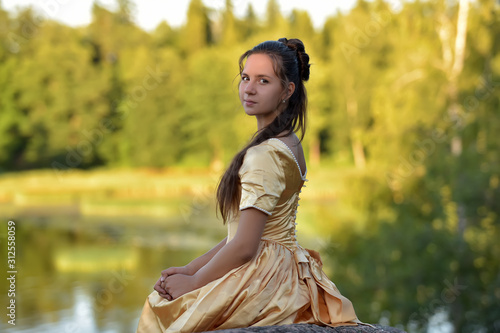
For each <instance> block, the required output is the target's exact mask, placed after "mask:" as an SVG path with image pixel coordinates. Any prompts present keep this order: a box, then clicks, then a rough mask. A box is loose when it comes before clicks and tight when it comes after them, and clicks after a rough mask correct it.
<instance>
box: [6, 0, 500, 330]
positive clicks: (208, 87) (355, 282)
mask: <svg viewBox="0 0 500 333" xmlns="http://www.w3.org/2000/svg"><path fill="white" fill-rule="evenodd" d="M7 2H8V3H9V6H8V8H7V6H6V4H7ZM27 3H28V2H27V1H18V2H16V1H2V2H0V41H1V47H0V96H1V97H0V218H1V219H2V227H1V230H0V242H1V244H2V245H1V248H0V253H1V254H2V261H3V262H4V263H5V264H4V263H2V267H6V261H7V259H6V258H7V244H6V241H7V222H8V221H9V220H13V221H14V222H15V223H16V268H17V272H18V273H17V280H16V304H17V310H16V326H15V327H14V326H12V325H9V324H8V323H7V320H8V319H9V318H8V317H7V316H6V315H4V314H2V316H1V321H0V325H1V328H2V331H4V329H7V330H9V331H15V332H135V328H136V325H137V322H138V318H139V315H140V312H141V309H142V305H143V303H144V301H145V299H146V296H147V295H148V294H149V293H150V292H151V291H152V286H153V284H154V283H155V282H156V280H157V278H158V277H159V274H160V271H161V270H162V269H165V268H167V267H169V266H173V265H184V264H186V263H187V262H189V261H190V260H191V259H193V258H194V257H196V256H198V255H200V254H202V253H204V252H205V251H206V250H208V249H210V248H211V247H212V246H213V245H215V244H216V243H217V242H218V241H219V240H220V239H222V238H223V237H225V232H226V231H225V227H224V226H223V225H222V222H221V221H220V219H218V218H217V216H216V213H215V205H214V189H215V187H216V185H217V182H218V180H219V177H220V175H221V173H222V172H223V170H224V168H225V167H226V166H227V165H228V162H229V161H230V159H231V157H232V156H233V155H234V154H235V153H236V152H237V151H238V149H239V148H241V147H242V146H243V145H244V144H245V143H246V142H247V140H248V139H249V137H250V136H251V135H252V134H253V132H254V131H255V130H256V124H255V120H254V119H253V118H249V117H247V116H246V115H245V114H244V112H243V110H242V108H241V107H240V105H239V101H238V95H237V84H238V66H237V61H238V58H239V56H240V55H241V54H242V53H243V52H244V51H246V50H247V49H249V48H251V47H253V46H254V45H256V44H258V43H259V42H261V41H264V40H268V39H273V40H276V39H278V38H280V37H284V36H286V37H289V38H291V37H297V38H300V39H302V40H303V41H304V43H305V46H306V51H307V52H308V53H309V55H310V57H311V63H312V66H311V79H310V81H309V82H308V83H307V89H308V93H309V108H308V111H309V118H308V128H307V133H306V136H305V139H304V142H303V145H304V148H305V151H306V155H307V163H308V178H309V179H310V181H309V182H308V184H307V188H306V189H304V191H303V193H302V199H303V200H302V201H301V207H300V210H299V214H298V220H297V221H298V223H299V225H298V229H299V241H300V242H301V244H302V245H303V246H304V247H309V248H315V249H317V250H319V251H320V252H321V254H322V256H323V259H324V260H323V261H324V269H325V271H326V272H327V274H328V275H329V276H330V277H331V279H332V280H333V281H334V282H335V283H336V284H337V286H338V287H339V289H340V290H341V292H342V293H343V294H344V295H346V296H347V297H349V298H350V299H351V300H352V301H353V303H354V305H355V309H356V311H357V313H358V316H359V318H360V319H361V320H363V321H365V322H370V323H381V324H386V325H391V326H397V327H401V328H404V329H406V330H407V331H408V332H433V333H434V332H450V333H451V332H481V333H483V332H500V305H499V304H500V267H499V266H500V261H499V258H500V245H499V242H498V239H500V237H499V236H500V226H499V222H500V221H499V214H500V189H499V186H500V139H499V137H498V135H499V133H500V117H499V115H500V104H499V103H500V52H499V50H500V4H499V2H498V1H493V0H491V1H487V0H476V1H468V0H461V1H453V0H447V1H445V0H439V1H419V0H417V1H403V2H385V1H382V0H374V1H362V0H359V1H345V2H341V3H338V4H337V5H335V6H332V5H331V3H327V2H320V1H313V0H311V1H308V2H307V3H310V9H311V10H306V9H304V7H299V5H296V6H295V7H294V6H293V5H291V4H290V3H293V2H285V1H277V0H268V1H267V0H266V1H257V0H256V1H243V0H239V1H238V0H232V1H231V0H225V1H222V0H219V1H215V0H214V1H208V0H207V1H201V0H191V1H177V2H176V3H178V4H177V5H175V4H171V3H168V2H155V7H154V9H155V10H154V11H153V12H154V13H156V14H158V13H162V12H169V13H170V12H172V13H174V14H175V13H177V11H176V10H179V13H177V14H175V15H173V16H172V19H171V21H172V22H173V23H172V22H169V20H164V21H161V20H160V21H159V22H158V23H157V24H156V23H154V22H153V16H152V18H151V20H148V19H147V15H146V16H145V15H144V12H141V10H140V9H141V6H139V5H138V4H137V3H135V2H133V1H129V0H117V1H111V0H109V1H95V2H94V3H93V4H92V5H91V6H90V9H89V10H88V13H83V12H82V14H85V15H88V22H87V21H85V20H83V21H81V22H80V21H78V19H77V17H78V15H76V14H78V11H77V10H75V9H73V10H69V6H72V5H74V4H75V3H74V2H67V1H55V0H54V1H38V2H34V1H32V3H34V5H33V6H29V5H28V4H27ZM79 3H80V2H79ZM16 4H20V5H21V6H15V5H16ZM321 4H323V8H324V9H323V11H321V8H322V7H321ZM302 5H303V4H302ZM178 6H181V7H180V8H181V9H179V8H177V7H178ZM183 8H184V9H183ZM318 8H319V11H318ZM313 9H315V11H313ZM58 13H59V14H61V13H64V15H62V16H61V15H58ZM318 13H319V14H322V15H323V16H321V17H320V16H318ZM70 14H71V15H75V18H73V16H71V15H70ZM156 14H155V15H156ZM151 15H153V14H151ZM61 17H62V18H61ZM155 17H156V16H155ZM64 18H66V19H64ZM174 21H175V22H174ZM141 22H142V23H141ZM153 23H154V24H153ZM6 272H7V269H2V270H1V272H0V280H1V281H2V282H1V283H0V287H1V288H2V292H1V294H0V301H1V304H3V305H2V307H3V308H4V309H5V307H6V306H7V304H8V302H9V299H10V298H9V297H8V296H7V290H8V288H9V285H8V283H7V282H6V281H7V280H6V277H7V273H6Z"/></svg>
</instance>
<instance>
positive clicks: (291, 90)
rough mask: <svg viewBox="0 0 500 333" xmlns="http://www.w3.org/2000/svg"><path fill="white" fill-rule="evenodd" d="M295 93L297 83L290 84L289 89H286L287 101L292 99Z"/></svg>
mask: <svg viewBox="0 0 500 333" xmlns="http://www.w3.org/2000/svg"><path fill="white" fill-rule="evenodd" d="M294 91H295V83H293V82H290V83H288V87H287V89H286V99H289V98H290V97H292V95H293V92H294Z"/></svg>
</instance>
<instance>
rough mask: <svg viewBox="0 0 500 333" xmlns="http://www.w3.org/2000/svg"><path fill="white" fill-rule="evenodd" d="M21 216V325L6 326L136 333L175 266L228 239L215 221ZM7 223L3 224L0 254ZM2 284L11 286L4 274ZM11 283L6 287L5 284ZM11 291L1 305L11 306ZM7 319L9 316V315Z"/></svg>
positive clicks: (18, 282)
mask: <svg viewBox="0 0 500 333" xmlns="http://www.w3.org/2000/svg"><path fill="white" fill-rule="evenodd" d="M186 221H189V220H184V219H178V220H177V221H175V220H165V219H161V218H158V219H152V218H148V219H145V218H139V217H138V218H136V219H134V218H126V219H125V218H95V217H94V218H88V217H87V218H83V217H69V216H44V217H23V218H19V219H18V220H15V221H14V222H15V227H16V235H15V237H16V241H15V242H16V258H15V260H16V263H15V264H16V271H17V273H16V274H15V276H16V279H15V300H16V313H15V315H16V317H15V319H16V321H15V323H16V325H15V326H12V325H10V324H8V323H7V320H9V318H8V317H6V316H5V315H2V320H1V326H2V329H1V331H2V332H4V331H5V330H6V329H7V330H8V331H15V332H37V333H41V332H74V333H76V332H82V333H93V332H135V329H136V327H137V323H138V320H139V316H140V313H141V309H142V305H143V304H144V301H145V299H146V297H147V295H148V294H149V293H150V292H151V291H152V287H153V285H154V284H155V282H156V280H157V279H158V278H159V276H160V271H161V270H162V269H164V268H167V267H170V266H177V265H184V264H186V263H188V262H189V261H190V260H192V259H193V258H195V257H197V256H199V255H201V254H203V253H204V252H205V251H206V250H208V249H210V248H211V247H212V246H214V245H215V244H217V242H219V241H220V240H221V239H222V238H224V237H225V234H224V233H225V228H224V227H223V226H221V225H220V222H218V221H217V220H215V221H210V220H208V221H207V223H206V225H204V226H203V225H199V224H198V225H196V226H194V225H192V223H189V222H186ZM6 224H7V220H5V222H2V228H3V229H4V230H2V233H1V234H0V235H2V236H3V237H2V238H1V240H2V249H1V251H2V252H1V253H2V258H6V257H7V255H6V252H5V251H6V246H4V244H5V243H4V241H5V239H6V238H5V235H6V228H7V225H6ZM1 274H2V277H1V278H2V287H3V288H2V289H3V290H7V289H8V286H7V284H6V283H5V281H6V278H7V277H6V276H5V274H6V271H5V270H3V271H2V273H1ZM6 287H7V288H6ZM9 301H10V298H9V297H8V293H7V292H2V294H1V304H9V303H8V302H9ZM6 318H7V319H6Z"/></svg>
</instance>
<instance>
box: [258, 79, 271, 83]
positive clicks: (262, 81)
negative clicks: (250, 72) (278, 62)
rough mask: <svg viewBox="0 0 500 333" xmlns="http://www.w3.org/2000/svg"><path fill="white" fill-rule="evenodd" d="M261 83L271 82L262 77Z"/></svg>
mask: <svg viewBox="0 0 500 333" xmlns="http://www.w3.org/2000/svg"><path fill="white" fill-rule="evenodd" d="M260 83H269V81H267V80H266V79H260Z"/></svg>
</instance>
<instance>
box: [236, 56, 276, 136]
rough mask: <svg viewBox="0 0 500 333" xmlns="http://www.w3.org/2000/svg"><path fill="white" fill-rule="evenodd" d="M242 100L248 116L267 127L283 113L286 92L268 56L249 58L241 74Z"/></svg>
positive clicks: (240, 90)
mask: <svg viewBox="0 0 500 333" xmlns="http://www.w3.org/2000/svg"><path fill="white" fill-rule="evenodd" d="M239 93H240V100H241V103H242V104H243V108H244V109H245V112H246V113H247V114H248V115H251V116H256V117H257V121H258V123H260V124H262V125H264V126H265V125H267V124H269V123H271V122H272V121H273V120H274V118H275V117H276V116H277V115H278V113H279V112H280V111H281V110H279V109H278V108H279V107H280V108H282V107H281V105H283V106H285V104H284V103H282V100H283V99H284V98H285V97H286V92H285V91H284V89H283V86H282V85H281V80H280V79H279V78H278V76H276V73H275V72H274V68H273V62H272V61H271V58H270V57H269V56H268V55H266V54H260V53H256V54H252V55H251V56H249V57H248V59H247V61H246V63H245V68H244V69H243V72H242V73H241V82H240V86H239Z"/></svg>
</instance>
